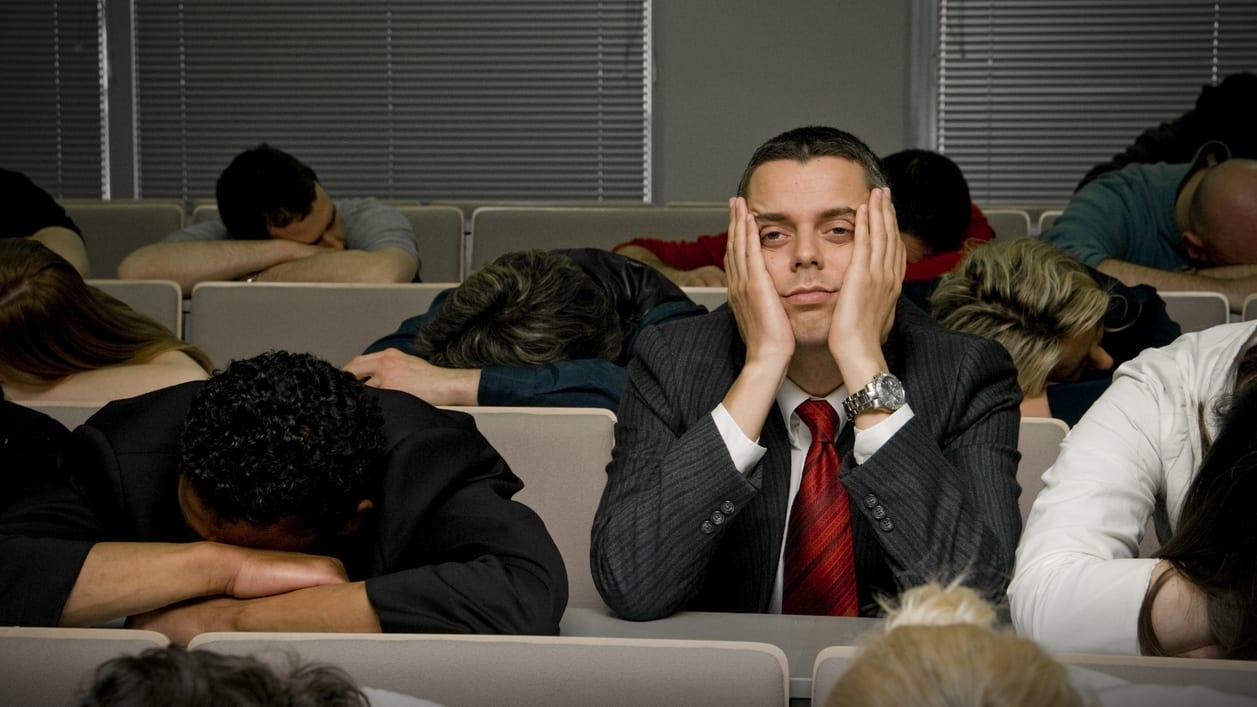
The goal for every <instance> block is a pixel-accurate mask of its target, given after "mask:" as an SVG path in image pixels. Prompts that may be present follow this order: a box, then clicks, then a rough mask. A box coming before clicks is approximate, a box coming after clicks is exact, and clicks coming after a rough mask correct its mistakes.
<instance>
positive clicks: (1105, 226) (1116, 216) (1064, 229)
mask: <svg viewBox="0 0 1257 707" xmlns="http://www.w3.org/2000/svg"><path fill="white" fill-rule="evenodd" d="M1190 167H1191V165H1189V164H1165V163H1159V164H1132V165H1128V166H1127V167H1125V168H1123V169H1120V170H1118V171H1116V172H1109V173H1108V174H1105V175H1102V176H1101V177H1099V178H1097V179H1096V180H1095V181H1093V182H1091V183H1089V184H1087V185H1086V186H1085V187H1083V188H1082V190H1080V191H1079V192H1078V193H1077V194H1075V195H1074V198H1073V199H1071V200H1070V202H1069V205H1068V206H1066V207H1065V212H1064V213H1062V214H1061V216H1060V217H1059V218H1057V219H1056V223H1055V224H1054V225H1053V226H1052V228H1051V230H1049V231H1048V232H1047V234H1045V235H1044V238H1045V239H1047V240H1048V241H1049V242H1051V243H1053V244H1054V245H1056V246H1057V247H1059V248H1061V249H1062V250H1064V251H1066V252H1068V253H1069V254H1071V255H1073V256H1074V257H1075V258H1077V259H1078V260H1080V261H1082V263H1083V264H1084V265H1087V266H1088V267H1092V268H1095V267H1097V266H1099V264H1100V261H1101V260H1105V259H1107V258H1115V259H1117V260H1124V261H1126V262H1129V263H1135V264H1137V265H1145V266H1147V267H1150V268H1156V269H1158V270H1182V269H1184V268H1189V267H1192V263H1191V262H1190V261H1189V260H1188V259H1187V253H1186V252H1185V251H1184V250H1183V245H1182V241H1181V237H1180V234H1179V230H1178V227H1177V226H1176V225H1175V224H1174V200H1175V198H1177V197H1178V191H1179V186H1180V185H1181V184H1182V182H1183V179H1184V177H1186V176H1187V171H1188V169H1189V168H1190Z"/></svg>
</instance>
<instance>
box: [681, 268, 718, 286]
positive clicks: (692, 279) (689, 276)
mask: <svg viewBox="0 0 1257 707" xmlns="http://www.w3.org/2000/svg"><path fill="white" fill-rule="evenodd" d="M675 272H676V277H675V278H673V282H675V283H676V284H677V285H678V286H680V287H724V286H725V285H726V284H727V283H728V280H727V278H726V277H725V271H724V270H721V269H720V268H718V267H716V266H715V265H704V266H703V267H701V268H695V269H693V270H677V271H675Z"/></svg>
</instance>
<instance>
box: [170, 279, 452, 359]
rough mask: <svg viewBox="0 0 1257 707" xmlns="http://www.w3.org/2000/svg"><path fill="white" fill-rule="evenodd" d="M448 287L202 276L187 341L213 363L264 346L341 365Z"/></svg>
mask: <svg viewBox="0 0 1257 707" xmlns="http://www.w3.org/2000/svg"><path fill="white" fill-rule="evenodd" d="M450 287H454V284H453V283H422V284H415V283H405V284H388V285H358V284H339V283H335V284H334V283H288V282H283V283H280V282H275V283H271V282H267V283H261V282H203V283H201V284H199V285H197V286H196V287H195V288H193V290H192V310H191V312H189V314H188V324H187V334H188V335H187V339H188V341H189V342H190V343H192V344H195V345H197V346H199V347H200V348H201V350H203V351H204V352H205V353H206V354H207V355H209V357H210V360H211V361H213V363H214V365H215V366H216V367H219V368H222V367H225V366H226V365H227V364H228V362H230V361H231V360H232V359H236V358H247V357H249V356H254V355H256V354H259V353H262V352H264V351H267V350H270V349H282V350H286V351H304V352H309V353H313V354H315V355H317V356H319V357H321V358H324V359H326V360H327V361H329V362H331V363H332V365H334V366H337V367H340V366H343V365H345V364H346V363H348V362H349V360H350V359H351V358H353V357H354V356H356V355H358V354H360V353H362V350H363V349H365V348H366V347H367V346H369V345H371V343H372V342H374V341H375V340H376V339H379V338H380V337H383V336H386V335H388V334H391V333H393V332H394V331H396V330H397V326H398V325H399V324H400V323H401V322H402V320H404V319H407V318H409V317H413V316H415V315H417V314H422V313H424V312H426V311H427V310H428V307H429V306H430V305H431V304H432V301H433V300H434V299H436V296H437V295H439V294H440V293H441V292H443V291H445V290H446V289H447V288H450Z"/></svg>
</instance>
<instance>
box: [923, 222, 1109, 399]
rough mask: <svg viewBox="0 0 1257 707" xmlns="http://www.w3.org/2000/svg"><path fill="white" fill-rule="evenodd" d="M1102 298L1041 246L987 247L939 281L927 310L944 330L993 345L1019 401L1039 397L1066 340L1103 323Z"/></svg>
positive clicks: (1086, 277) (1072, 265) (1065, 260)
mask: <svg viewBox="0 0 1257 707" xmlns="http://www.w3.org/2000/svg"><path fill="white" fill-rule="evenodd" d="M1108 306H1109V295H1108V293H1107V292H1105V291H1104V289H1103V288H1101V287H1100V286H1099V285H1098V284H1096V281H1095V280H1093V279H1092V278H1091V275H1090V274H1088V273H1087V270H1086V269H1085V268H1084V267H1083V266H1082V265H1081V264H1079V263H1078V262H1077V261H1076V260H1074V259H1073V258H1071V257H1069V256H1068V255H1066V254H1065V253H1063V252H1061V251H1060V250H1058V249H1056V248H1055V247H1053V246H1052V245H1050V244H1048V243H1045V242H1043V241H1037V240H1034V239H1029V238H1022V239H1017V240H1013V241H992V242H990V243H987V244H984V245H982V246H979V247H977V248H974V249H973V250H971V251H969V253H967V254H966V255H965V257H964V258H963V259H962V260H961V261H960V264H959V265H957V266H956V269H955V270H953V271H951V272H949V273H947V274H946V275H943V277H942V279H941V280H940V281H939V285H938V288H937V289H936V290H934V293H933V294H932V295H930V310H931V312H932V313H933V314H934V317H935V318H936V319H938V320H939V322H941V323H942V324H943V326H945V327H947V328H948V329H952V330H954V331H961V332H965V333H968V334H976V335H978V336H985V337H987V338H990V339H995V340H996V341H998V342H999V343H1000V344H1001V345H1002V346H1003V347H1004V348H1005V349H1007V350H1008V353H1009V355H1010V356H1012V359H1013V363H1014V364H1015V365H1016V366H1017V384H1018V385H1019V386H1020V387H1021V391H1022V393H1024V394H1025V395H1026V396H1028V397H1029V396H1035V395H1039V394H1041V393H1042V392H1043V389H1044V387H1046V385H1047V380H1048V374H1049V373H1051V371H1052V369H1053V368H1055V367H1056V365H1057V364H1058V363H1060V360H1061V351H1062V348H1063V346H1064V343H1065V340H1066V339H1072V338H1074V337H1077V336H1081V335H1083V334H1085V333H1086V332H1088V331H1090V330H1093V329H1095V328H1096V326H1098V325H1099V324H1100V323H1101V321H1103V319H1104V313H1105V311H1106V310H1107V309H1108Z"/></svg>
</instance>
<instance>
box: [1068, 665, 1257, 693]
mask: <svg viewBox="0 0 1257 707" xmlns="http://www.w3.org/2000/svg"><path fill="white" fill-rule="evenodd" d="M1052 657H1054V658H1056V660H1057V661H1059V662H1061V663H1064V664H1065V665H1075V666H1078V667H1080V668H1086V669H1088V670H1094V671H1096V672H1100V673H1105V674H1107V675H1112V676H1113V677H1116V678H1120V679H1122V680H1125V681H1127V682H1131V683H1137V684H1141V685H1165V686H1173V687H1179V688H1182V687H1186V686H1190V685H1196V686H1201V687H1208V688H1212V689H1214V690H1218V691H1221V692H1228V693H1231V694H1233V695H1244V696H1246V697H1249V698H1257V662H1253V661H1247V660H1214V659H1209V658H1165V657H1159V656H1147V655H1098V654H1089V653H1054V654H1053V656H1052ZM1170 689H1173V688H1170ZM1180 697H1181V701H1180V700H1178V699H1175V697H1174V694H1173V693H1169V694H1167V699H1164V700H1162V701H1158V702H1157V703H1156V704H1192V703H1194V704H1214V703H1212V702H1198V701H1197V700H1199V699H1200V696H1199V695H1196V696H1194V698H1195V699H1193V696H1192V695H1190V694H1184V695H1181V696H1180ZM1130 704H1135V703H1134V702H1131V703H1130Z"/></svg>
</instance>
